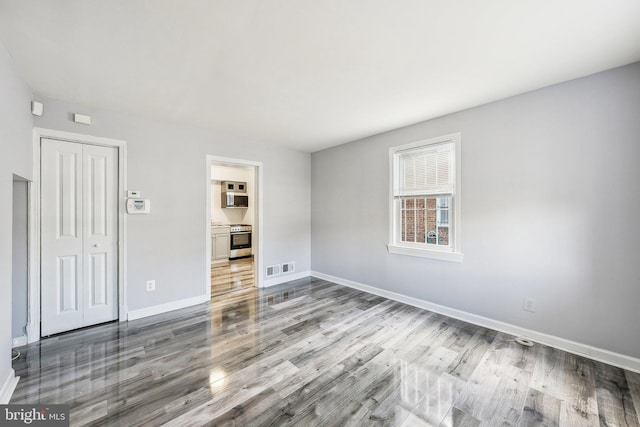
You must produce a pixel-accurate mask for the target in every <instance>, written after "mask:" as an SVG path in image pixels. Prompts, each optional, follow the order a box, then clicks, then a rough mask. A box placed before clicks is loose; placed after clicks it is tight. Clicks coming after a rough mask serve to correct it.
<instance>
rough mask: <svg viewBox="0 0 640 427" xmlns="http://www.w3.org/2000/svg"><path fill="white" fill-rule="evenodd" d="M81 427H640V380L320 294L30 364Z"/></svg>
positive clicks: (40, 357) (173, 317)
mask: <svg viewBox="0 0 640 427" xmlns="http://www.w3.org/2000/svg"><path fill="white" fill-rule="evenodd" d="M20 350H21V351H22V356H21V357H20V359H19V360H17V361H16V362H14V368H15V370H16V374H17V375H19V376H20V377H21V379H20V382H19V384H18V387H17V389H16V391H15V393H14V395H13V398H12V400H11V403H30V404H36V403H44V404H56V403H60V404H68V405H71V424H72V425H96V426H100V425H108V426H113V425H121V426H133V425H151V426H153V425H162V424H167V425H170V426H200V425H215V426H233V425H235V426H269V425H272V426H287V425H297V426H312V425H329V426H346V425H356V426H359V425H362V426H376V425H396V426H502V425H504V426H507V425H516V426H534V425H535V426H571V427H573V426H638V425H639V417H640V415H639V412H640V374H636V373H632V372H629V371H624V370H622V369H619V368H614V367H611V366H608V365H605V364H602V363H598V362H594V361H592V360H589V359H585V358H582V357H579V356H575V355H573V354H569V353H565V352H562V351H559V350H555V349H552V348H549V347H545V346H542V345H537V344H536V345H534V346H533V347H531V348H526V347H521V346H520V345H518V344H516V343H515V342H514V341H513V337H512V336H509V335H506V334H503V333H499V332H495V331H491V330H488V329H485V328H482V327H478V326H474V325H470V324H468V323H465V322H462V321H458V320H454V319H450V318H448V317H445V316H442V315H438V314H435V313H431V312H428V311H425V310H421V309H418V308H415V307H411V306H407V305H404V304H401V303H397V302H394V301H390V300H386V299H384V298H381V297H377V296H374V295H370V294H366V293H363V292H360V291H357V290H353V289H349V288H345V287H342V286H339V285H336V284H332V283H329V282H326V281H323V280H320V279H315V278H307V279H302V280H298V281H295V282H291V283H289V284H285V285H280V286H277V287H273V288H268V289H266V290H257V289H249V290H241V291H237V292H232V293H229V294H226V295H224V296H221V297H216V298H213V299H212V303H211V304H209V303H207V304H201V305H198V306H195V307H191V308H187V309H183V310H178V311H174V312H171V313H167V314H163V315H159V316H154V317H149V318H145V319H140V320H136V321H132V322H128V323H127V322H125V323H112V324H107V325H102V326H98V327H94V328H90V329H86V330H81V331H77V332H72V333H68V334H65V335H61V336H58V337H52V338H48V339H44V340H42V341H41V342H40V343H35V344H32V345H29V346H28V347H23V348H21V349H20Z"/></svg>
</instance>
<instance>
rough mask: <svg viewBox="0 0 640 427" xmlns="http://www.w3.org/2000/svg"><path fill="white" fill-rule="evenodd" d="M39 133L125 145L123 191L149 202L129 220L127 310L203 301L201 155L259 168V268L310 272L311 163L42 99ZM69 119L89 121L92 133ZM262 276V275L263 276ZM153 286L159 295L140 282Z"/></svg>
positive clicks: (204, 173) (280, 151) (205, 181)
mask: <svg viewBox="0 0 640 427" xmlns="http://www.w3.org/2000/svg"><path fill="white" fill-rule="evenodd" d="M39 100H40V101H41V102H43V104H44V111H45V113H44V114H43V116H42V117H40V118H36V120H35V125H36V126H37V127H41V128H47V129H55V130H61V131H67V132H75V133H81V134H88V135H94V136H101V137H108V138H115V139H121V140H125V141H127V144H128V159H127V175H128V185H127V187H128V189H129V190H140V191H141V192H142V196H143V197H144V198H148V199H150V200H151V213H150V214H149V215H130V216H129V217H128V219H127V221H128V222H127V233H128V236H127V282H128V308H129V310H136V309H141V308H145V307H151V306H154V305H158V304H163V303H168V302H172V301H176V300H180V299H185V298H190V297H196V296H199V295H203V294H204V291H205V283H206V282H207V281H208V275H207V272H206V269H205V262H206V242H207V238H206V235H205V224H206V192H208V191H210V184H209V178H208V177H209V173H210V172H209V171H208V169H207V168H206V155H214V156H220V157H232V158H239V159H245V160H253V161H260V162H263V164H264V182H263V184H264V230H263V231H264V235H263V236H264V254H263V258H264V262H265V265H270V264H276V263H282V262H287V261H291V260H294V261H296V264H297V266H298V269H299V271H304V270H309V268H310V250H311V242H310V208H311V201H310V195H309V188H310V185H311V184H310V172H309V168H310V155H309V154H308V153H300V152H297V151H293V150H289V149H285V148H278V147H273V146H267V145H263V144H260V143H257V142H248V141H242V140H238V139H235V138H231V137H225V136H223V135H218V134H214V133H211V132H207V131H204V130H200V129H196V128H192V127H187V126H180V125H175V124H171V123H167V122H163V121H156V120H151V119H147V118H143V117H136V116H131V115H126V114H122V113H116V112H111V111H105V110H101V109H96V108H90V107H86V106H80V105H74V104H72V103H68V102H64V101H60V100H54V99H49V98H44V97H40V98H39ZM72 113H82V114H89V115H91V116H92V118H93V124H92V125H91V126H86V125H80V124H76V123H74V122H73V121H72V120H71V115H72ZM261 274H264V272H261ZM149 279H155V280H156V291H155V292H147V291H146V290H145V282H146V280H149Z"/></svg>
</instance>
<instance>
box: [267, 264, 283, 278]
mask: <svg viewBox="0 0 640 427" xmlns="http://www.w3.org/2000/svg"><path fill="white" fill-rule="evenodd" d="M279 274H280V266H279V265H270V266H268V267H267V277H273V276H277V275H279Z"/></svg>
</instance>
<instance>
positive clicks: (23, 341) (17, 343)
mask: <svg viewBox="0 0 640 427" xmlns="http://www.w3.org/2000/svg"><path fill="white" fill-rule="evenodd" d="M23 345H27V336H26V335H22V336H21V337H16V338H14V339H12V340H11V348H16V347H22V346H23Z"/></svg>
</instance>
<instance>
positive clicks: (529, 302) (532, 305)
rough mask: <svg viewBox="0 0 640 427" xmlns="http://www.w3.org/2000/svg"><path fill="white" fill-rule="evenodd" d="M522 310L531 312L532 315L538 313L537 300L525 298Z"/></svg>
mask: <svg viewBox="0 0 640 427" xmlns="http://www.w3.org/2000/svg"><path fill="white" fill-rule="evenodd" d="M522 309H523V310H524V311H530V312H531V313H535V312H536V300H534V299H533V298H529V297H525V299H524V304H522Z"/></svg>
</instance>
